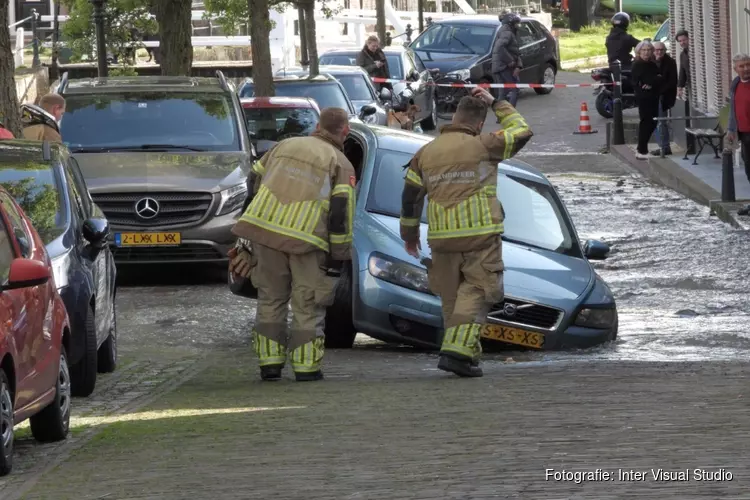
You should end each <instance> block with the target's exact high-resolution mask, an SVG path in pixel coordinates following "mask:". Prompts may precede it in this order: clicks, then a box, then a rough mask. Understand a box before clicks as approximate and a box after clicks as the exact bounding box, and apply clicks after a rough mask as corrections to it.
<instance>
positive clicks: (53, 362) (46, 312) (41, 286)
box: [0, 188, 71, 476]
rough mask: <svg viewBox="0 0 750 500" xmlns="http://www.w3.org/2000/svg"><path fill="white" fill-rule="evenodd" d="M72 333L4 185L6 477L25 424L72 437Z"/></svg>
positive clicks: (0, 326)
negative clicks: (68, 347) (18, 434)
mask: <svg viewBox="0 0 750 500" xmlns="http://www.w3.org/2000/svg"><path fill="white" fill-rule="evenodd" d="M49 215H50V216H51V217H54V216H55V215H56V214H54V213H52V214H49ZM69 332H70V327H69V326H68V314H67V312H66V310H65V304H63V301H62V299H61V298H60V295H59V294H58V293H57V287H56V286H55V280H54V275H53V271H52V266H51V262H50V259H49V256H48V255H47V250H46V249H45V247H44V243H43V242H42V240H41V239H40V238H39V235H38V234H37V232H36V230H35V229H34V227H33V226H32V225H31V222H30V221H29V219H28V218H27V217H26V214H24V212H23V210H22V209H21V208H20V207H19V206H18V205H17V204H16V202H15V201H14V200H13V197H12V196H10V195H9V194H8V192H7V191H5V189H2V188H0V476H2V475H6V474H8V473H9V472H10V471H11V468H12V465H13V427H14V426H15V425H16V424H18V423H19V422H22V421H24V420H26V419H27V418H28V419H30V420H31V422H30V423H31V433H32V435H33V436H34V438H35V439H37V440H38V441H41V442H50V441H60V440H62V439H65V438H66V437H67V435H68V428H69V427H70V402H71V400H70V373H69V371H68V362H67V358H66V355H65V352H66V351H65V345H66V342H68V341H69V338H70V333H69Z"/></svg>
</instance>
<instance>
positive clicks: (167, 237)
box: [115, 233, 181, 247]
mask: <svg viewBox="0 0 750 500" xmlns="http://www.w3.org/2000/svg"><path fill="white" fill-rule="evenodd" d="M180 242H181V238H180V233H115V246H118V247H173V246H177V245H179V244H180Z"/></svg>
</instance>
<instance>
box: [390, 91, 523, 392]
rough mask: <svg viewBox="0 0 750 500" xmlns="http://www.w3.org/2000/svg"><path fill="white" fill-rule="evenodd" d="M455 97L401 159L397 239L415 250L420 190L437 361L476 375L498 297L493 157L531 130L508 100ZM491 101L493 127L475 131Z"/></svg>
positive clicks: (509, 151)
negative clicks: (436, 321)
mask: <svg viewBox="0 0 750 500" xmlns="http://www.w3.org/2000/svg"><path fill="white" fill-rule="evenodd" d="M471 94H472V95H471V96H466V97H464V98H462V99H461V101H459V103H458V107H457V109H456V112H455V113H454V115H453V122H452V123H451V124H450V125H446V126H444V127H443V128H442V129H441V130H440V135H439V136H438V137H437V138H435V139H434V140H433V141H432V142H430V143H429V144H427V145H425V146H423V147H422V148H421V149H420V150H419V151H417V153H416V154H415V155H414V158H412V160H411V162H410V163H409V164H408V165H406V166H405V167H406V178H405V182H404V189H403V192H402V195H401V199H402V201H401V204H402V205H401V221H400V229H401V239H402V240H403V241H404V242H405V244H404V246H405V248H406V251H407V252H408V253H409V255H411V256H413V257H415V258H419V250H420V248H421V247H420V243H419V241H420V234H419V233H420V220H421V217H422V210H423V208H424V203H425V197H426V198H427V214H428V216H427V220H428V226H429V230H428V234H427V241H428V242H429V245H430V248H431V250H432V263H431V264H429V265H428V270H427V272H428V280H429V283H430V289H431V290H432V291H433V292H434V293H435V294H437V295H439V296H440V299H441V300H442V308H443V326H444V329H445V330H444V334H443V335H444V336H443V342H442V346H441V349H440V359H439V361H438V368H439V369H441V370H444V371H448V372H452V373H455V374H456V375H459V376H461V377H481V376H482V375H483V373H482V369H481V368H480V366H479V358H480V356H481V353H482V346H481V343H480V334H481V328H482V325H483V324H484V323H485V321H486V317H487V313H488V312H489V308H490V306H491V305H492V304H495V303H498V302H501V301H502V300H503V298H504V286H503V270H504V267H503V258H502V257H503V256H502V239H501V234H502V233H503V230H504V228H503V220H504V219H505V213H504V211H503V207H502V205H501V203H500V201H499V200H498V198H497V164H498V162H500V161H502V160H506V159H508V158H510V157H512V156H513V155H515V154H516V153H518V151H520V150H521V148H523V147H524V145H525V144H526V143H527V142H528V141H529V139H530V138H531V137H532V135H533V133H532V131H531V129H530V128H529V126H528V125H527V124H526V120H524V118H523V116H521V115H520V114H519V113H518V112H517V111H516V110H515V108H513V106H512V105H511V104H510V103H508V102H507V101H501V100H499V99H493V96H492V94H490V93H489V92H488V91H487V90H485V89H481V88H475V89H473V90H472V92H471ZM488 105H489V106H491V107H492V110H493V111H494V113H495V116H496V117H497V119H498V121H499V122H500V124H501V125H500V126H501V128H500V130H498V131H496V132H491V133H484V134H482V133H481V131H482V127H483V126H484V121H485V118H486V117H487V107H488Z"/></svg>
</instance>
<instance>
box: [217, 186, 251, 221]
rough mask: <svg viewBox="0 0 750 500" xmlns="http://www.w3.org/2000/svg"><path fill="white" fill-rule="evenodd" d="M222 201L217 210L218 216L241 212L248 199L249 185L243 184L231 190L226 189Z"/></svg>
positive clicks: (221, 194)
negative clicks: (236, 211)
mask: <svg viewBox="0 0 750 500" xmlns="http://www.w3.org/2000/svg"><path fill="white" fill-rule="evenodd" d="M219 195H220V196H221V201H220V202H219V208H218V209H217V210H216V215H217V216H218V215H225V214H229V213H232V212H234V211H235V210H239V209H240V208H241V207H242V204H243V203H245V198H246V197H247V185H246V184H245V183H244V182H242V183H241V184H236V185H234V186H232V187H230V188H229V189H225V190H224V191H222V192H221V193H219Z"/></svg>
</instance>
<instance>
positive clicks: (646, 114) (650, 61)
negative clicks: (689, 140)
mask: <svg viewBox="0 0 750 500" xmlns="http://www.w3.org/2000/svg"><path fill="white" fill-rule="evenodd" d="M631 78H632V83H633V88H634V89H635V101H636V103H638V115H639V117H640V119H641V121H640V123H639V124H638V150H637V152H636V155H635V156H636V158H638V159H639V160H645V159H647V158H648V141H649V140H650V139H651V136H652V135H653V133H654V130H656V121H655V120H654V118H657V117H658V116H659V97H660V96H661V93H662V88H663V85H664V83H663V78H662V75H661V70H660V69H659V66H658V65H657V64H656V62H655V61H654V47H653V45H651V42H645V41H644V42H641V43H639V44H638V46H637V47H636V48H635V60H634V61H633V69H632V76H631Z"/></svg>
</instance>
